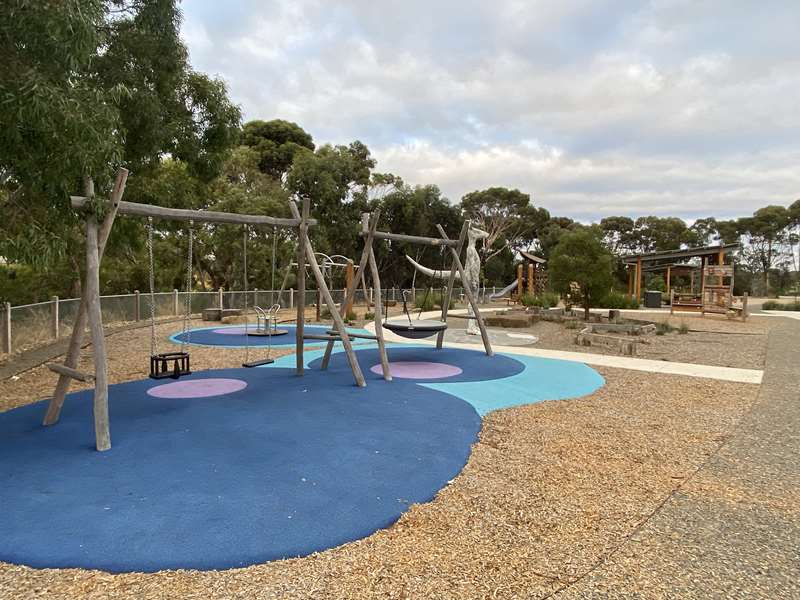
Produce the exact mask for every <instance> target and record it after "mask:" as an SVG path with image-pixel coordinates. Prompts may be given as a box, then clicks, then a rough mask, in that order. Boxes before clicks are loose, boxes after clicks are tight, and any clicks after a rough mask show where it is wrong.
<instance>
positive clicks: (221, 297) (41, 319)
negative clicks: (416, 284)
mask: <svg viewBox="0 0 800 600" xmlns="http://www.w3.org/2000/svg"><path fill="white" fill-rule="evenodd" d="M494 289H495V288H492V289H491V290H487V289H486V288H484V289H482V290H480V294H481V295H482V297H483V299H484V300H485V298H486V295H487V294H488V293H491V292H493V291H494ZM409 292H410V294H407V296H408V299H409V303H410V307H411V306H415V305H417V303H419V304H422V303H423V301H424V299H425V298H426V296H427V297H428V304H431V301H433V302H434V303H435V304H436V305H437V306H438V302H439V297H440V294H441V287H434V288H430V289H429V288H416V289H413V290H409ZM463 292H464V290H463V288H460V287H456V288H453V300H455V301H459V300H462V299H463ZM365 293H366V298H365ZM344 294H345V290H343V289H342V290H331V295H332V296H333V300H334V302H336V303H337V304H340V303H341V302H342V301H343V300H344ZM382 297H383V301H384V302H396V303H399V302H401V301H402V299H403V295H402V292H401V290H400V288H388V289H384V290H382ZM153 300H154V302H153V304H154V309H155V317H156V319H163V318H166V317H170V316H180V315H182V314H184V310H185V308H186V306H185V303H186V292H180V291H178V290H172V291H171V292H159V293H157V294H154V295H153ZM246 300H247V306H248V307H253V306H262V307H267V306H272V305H274V304H279V305H280V306H281V308H294V306H295V303H296V302H297V292H296V291H295V290H293V289H287V290H283V291H282V292H281V291H279V290H259V289H254V290H249V291H248V292H246ZM305 300H306V306H314V305H316V304H317V303H318V302H319V300H318V292H317V291H316V290H306V298H305ZM373 301H374V290H373V289H372V288H367V289H366V290H364V289H363V288H359V289H357V290H356V292H355V304H356V305H365V304H367V303H370V304H371V303H373ZM80 302H81V301H80V299H79V298H69V299H60V298H58V297H57V296H54V297H53V298H52V299H51V300H49V301H47V302H37V303H34V304H23V305H20V306H12V305H11V304H10V303H8V302H6V303H5V304H2V305H0V353H4V354H11V353H12V352H22V351H24V350H28V349H30V348H32V347H35V346H39V345H41V344H45V343H47V342H51V341H54V340H57V339H59V338H60V337H63V336H67V335H69V334H70V332H71V331H72V328H73V326H74V324H75V318H76V316H77V314H78V307H79V306H80ZM220 306H222V307H223V308H236V309H243V308H244V307H245V292H244V291H224V290H217V291H213V292H207V291H206V292H192V293H191V308H190V313H191V314H194V315H196V314H200V313H202V311H203V310H205V309H207V308H219V307H220ZM410 307H409V308H410ZM100 308H101V311H102V314H103V323H104V324H106V325H110V324H124V323H133V322H137V321H145V320H148V319H149V318H150V295H149V294H142V293H139V292H134V293H133V294H115V295H109V296H101V297H100ZM323 312H324V308H323Z"/></svg>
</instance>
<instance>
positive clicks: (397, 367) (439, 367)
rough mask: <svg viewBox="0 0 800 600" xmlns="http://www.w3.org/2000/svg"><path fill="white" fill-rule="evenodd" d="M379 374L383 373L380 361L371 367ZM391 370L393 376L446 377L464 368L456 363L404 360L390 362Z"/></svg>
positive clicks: (458, 373)
mask: <svg viewBox="0 0 800 600" xmlns="http://www.w3.org/2000/svg"><path fill="white" fill-rule="evenodd" d="M369 370H370V371H372V372H373V373H376V374H378V375H382V374H383V368H382V367H381V365H380V363H378V364H377V365H373V366H372V367H370V369H369ZM389 372H390V373H391V374H392V377H398V378H400V379H444V378H445V377H455V376H456V375H460V374H461V373H462V370H461V369H460V368H458V367H457V366H455V365H448V364H445V363H435V362H427V361H422V360H403V361H397V362H390V363H389Z"/></svg>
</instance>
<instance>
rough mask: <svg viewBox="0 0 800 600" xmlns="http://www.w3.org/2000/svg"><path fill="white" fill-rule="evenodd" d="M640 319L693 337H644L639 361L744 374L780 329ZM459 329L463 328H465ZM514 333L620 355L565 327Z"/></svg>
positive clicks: (766, 323) (764, 322) (557, 346)
mask: <svg viewBox="0 0 800 600" xmlns="http://www.w3.org/2000/svg"><path fill="white" fill-rule="evenodd" d="M626 316H630V315H626ZM637 318H639V319H642V320H647V321H653V322H667V323H669V324H670V325H672V326H673V327H675V328H676V329H677V328H678V327H680V326H681V325H682V324H685V325H686V326H688V327H689V332H688V333H686V334H680V333H678V332H677V331H673V332H672V333H667V334H665V335H648V336H646V337H645V338H644V339H645V340H646V341H647V342H649V343H643V344H639V346H638V351H637V354H636V356H637V357H638V358H649V359H654V360H665V361H670V362H685V363H693V364H702V365H713V366H719V367H736V368H742V369H763V368H764V358H765V356H766V348H767V335H768V333H769V331H770V330H771V329H772V328H773V327H775V326H776V325H777V322H776V319H765V318H751V319H749V320H748V321H747V322H741V321H732V320H728V319H725V318H720V317H716V316H708V317H705V318H700V317H693V316H690V317H687V316H673V317H670V316H669V315H655V314H642V315H641V317H637ZM451 325H452V326H453V327H459V323H458V321H456V320H453V322H452V323H451ZM461 326H462V327H463V323H462V324H461ZM513 331H518V332H520V333H530V334H532V335H535V336H536V337H538V338H539V341H538V342H537V343H536V345H535V347H536V348H546V349H548V350H567V351H571V352H588V353H592V354H609V355H618V354H619V353H618V352H617V351H616V350H615V349H611V348H607V347H605V346H600V345H597V346H579V345H578V344H576V343H575V336H576V334H577V333H578V330H575V329H566V328H565V327H564V325H563V324H561V323H554V322H548V321H540V322H538V323H535V324H534V325H533V326H532V327H528V328H525V329H515V330H513Z"/></svg>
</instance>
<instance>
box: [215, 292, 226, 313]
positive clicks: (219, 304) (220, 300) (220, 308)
mask: <svg viewBox="0 0 800 600" xmlns="http://www.w3.org/2000/svg"><path fill="white" fill-rule="evenodd" d="M222 293H223V289H222V288H219V289H218V290H217V306H219V310H220V317H221V316H222V312H221V311H222V309H223V308H224V306H223V305H222V300H223V298H222Z"/></svg>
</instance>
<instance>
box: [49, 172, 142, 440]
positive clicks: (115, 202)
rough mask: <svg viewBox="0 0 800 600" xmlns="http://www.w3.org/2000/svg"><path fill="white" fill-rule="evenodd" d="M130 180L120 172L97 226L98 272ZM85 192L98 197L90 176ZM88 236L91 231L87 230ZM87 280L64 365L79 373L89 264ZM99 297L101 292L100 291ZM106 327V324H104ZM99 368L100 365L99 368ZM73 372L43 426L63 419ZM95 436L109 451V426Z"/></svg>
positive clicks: (61, 381) (62, 381)
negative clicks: (95, 194) (107, 440)
mask: <svg viewBox="0 0 800 600" xmlns="http://www.w3.org/2000/svg"><path fill="white" fill-rule="evenodd" d="M127 180H128V170H127V169H120V170H119V171H117V177H116V179H115V181H114V188H113V189H112V192H111V197H110V200H109V209H108V211H107V212H106V215H105V217H104V218H103V224H102V225H101V226H100V230H99V232H97V223H96V222H95V223H94V229H95V233H96V234H97V239H96V241H95V248H94V250H95V251H96V253H97V256H96V259H97V269H98V270H99V268H100V262H101V261H102V259H103V253H104V252H105V248H106V243H107V242H108V236H109V235H110V234H111V227H112V225H113V224H114V219H115V218H116V215H117V211H118V209H119V205H120V203H121V201H122V195H123V194H124V193H125V183H126V182H127ZM84 193H85V194H86V197H87V198H91V197H93V196H94V182H93V181H92V179H91V178H90V177H87V178H86V180H85V182H84ZM87 234H88V231H87ZM90 251H92V248H91V246H90V244H89V242H88V239H87V253H88V252H90ZM87 262H88V254H87ZM85 277H86V281H85V282H84V285H83V287H82V295H81V301H80V304H79V305H78V313H77V314H76V316H75V323H74V325H73V328H72V334H71V336H70V340H69V346H68V347H67V354H66V357H65V359H64V364H63V366H64V367H66V369H68V370H72V371H75V372H76V373H77V370H76V369H77V366H78V361H79V359H80V354H81V345H82V344H83V335H84V330H85V329H86V322H87V320H88V312H89V305H88V303H89V294H88V293H87V290H86V288H87V283H88V280H89V278H90V274H89V272H88V264H87V273H86V275H85ZM97 277H98V282H99V273H98V274H97ZM98 294H99V291H98ZM98 305H99V298H98ZM101 327H102V323H101ZM95 366H96V365H95ZM68 373H69V371H67V370H65V371H62V372H60V373H59V376H58V382H57V383H56V388H55V390H54V392H53V397H52V398H51V399H50V402H49V403H48V405H47V412H46V413H45V416H44V420H43V422H42V424H43V425H45V426H47V425H54V424H55V423H57V422H58V420H59V418H60V417H61V408H62V407H63V406H64V398H65V397H66V395H67V392H68V391H69V386H70V384H71V383H72V379H76V378H75V377H73V376H71V375H69V374H68ZM95 435H96V437H97V440H98V448H97V449H98V450H107V448H100V438H101V437H103V438H104V439H105V438H107V437H108V426H107V424H106V431H105V434H104V435H103V436H100V435H98V434H97V432H95Z"/></svg>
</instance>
